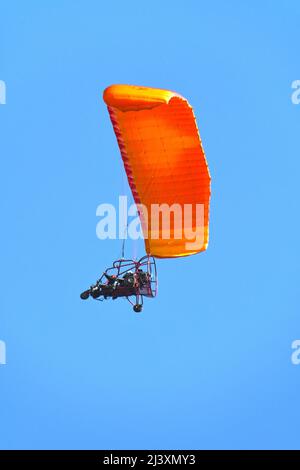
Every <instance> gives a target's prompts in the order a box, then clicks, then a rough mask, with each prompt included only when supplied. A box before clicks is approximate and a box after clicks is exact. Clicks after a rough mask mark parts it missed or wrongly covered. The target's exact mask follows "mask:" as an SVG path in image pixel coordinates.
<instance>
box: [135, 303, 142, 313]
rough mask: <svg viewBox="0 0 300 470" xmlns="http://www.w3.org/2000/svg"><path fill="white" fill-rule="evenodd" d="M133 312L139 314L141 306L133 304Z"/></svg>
mask: <svg viewBox="0 0 300 470" xmlns="http://www.w3.org/2000/svg"><path fill="white" fill-rule="evenodd" d="M133 310H134V312H135V313H140V312H141V311H142V310H143V306H142V305H141V304H135V305H134V306H133Z"/></svg>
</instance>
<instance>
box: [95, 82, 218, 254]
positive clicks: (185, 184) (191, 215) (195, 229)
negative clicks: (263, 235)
mask: <svg viewBox="0 0 300 470" xmlns="http://www.w3.org/2000/svg"><path fill="white" fill-rule="evenodd" d="M103 99H104V101H105V103H106V104H107V107H108V111H109V114H110V118H111V121H112V124H113V128H114V131H115V134H116V137H117V140H118V144H119V148H120V151H121V155H122V159H123V162H124V167H125V170H126V173H127V177H128V182H129V185H130V188H131V191H132V194H133V197H134V200H135V203H136V204H137V207H138V210H139V215H140V219H141V224H142V228H143V234H144V238H145V247H146V252H147V253H148V254H149V255H152V256H155V257H158V258H173V257H178V256H188V255H191V254H195V253H199V252H200V251H204V250H205V249H206V248H207V245H208V228H209V227H208V224H209V199H210V175H209V170H208V166H207V162H206V158H205V155H204V151H203V148H202V144H201V139H200V136H199V132H198V128H197V124H196V120H195V116H194V113H193V109H192V107H191V106H190V104H189V103H188V101H187V100H186V99H185V98H183V97H182V96H180V95H179V94H177V93H174V92H172V91H167V90H160V89H157V88H146V87H138V86H130V85H112V86H110V87H108V88H106V90H105V91H104V94H103ZM167 205H168V206H167ZM166 207H169V213H168V210H167V209H166ZM153 208H155V211H154V209H153ZM163 209H164V210H165V212H164V213H167V215H169V220H170V221H171V223H170V226H169V228H168V227H167V228H166V226H165V225H164V221H163V217H164V215H162V212H161V213H160V210H163ZM153 213H154V214H155V215H156V216H157V214H159V222H160V223H157V221H156V222H155V223H154V218H153ZM156 219H157V217H156ZM196 234H198V236H196Z"/></svg>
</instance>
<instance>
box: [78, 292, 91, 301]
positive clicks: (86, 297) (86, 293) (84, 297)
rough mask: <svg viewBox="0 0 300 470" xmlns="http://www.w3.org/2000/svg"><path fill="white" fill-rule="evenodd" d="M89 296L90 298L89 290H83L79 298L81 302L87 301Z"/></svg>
mask: <svg viewBox="0 0 300 470" xmlns="http://www.w3.org/2000/svg"><path fill="white" fill-rule="evenodd" d="M89 296H90V291H89V290H85V291H84V292H82V293H81V294H80V298H81V299H82V300H86V299H88V298H89Z"/></svg>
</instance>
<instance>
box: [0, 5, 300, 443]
mask: <svg viewBox="0 0 300 470" xmlns="http://www.w3.org/2000/svg"><path fill="white" fill-rule="evenodd" d="M0 13H1V15H0V18H1V19H0V21H1V27H0V79H1V80H4V81H5V83H6V87H7V103H6V105H1V106H0V136H1V138H0V151H1V173H0V178H1V184H0V191H1V197H0V204H1V215H2V225H1V233H0V238H1V245H0V246H1V267H2V269H1V274H0V275H1V292H2V295H1V298H0V320H1V321H0V340H3V341H5V343H6V347H7V364H6V365H5V366H2V365H0V448H22V449H29V448H70V449H75V448H79V449H84V448H87V449H88V448H98V449H103V448H110V449H118V448H122V449H145V448H148V449H150V448H152V449H162V448H164V449H174V448H179V449H188V448H197V449H216V448H221V449H232V448H236V449H239V448H250V449H251V448H272V449H277V448H299V442H300V436H299V426H298V423H299V419H300V411H299V386H300V366H295V365H293V364H292V362H291V353H292V350H291V343H292V341H293V340H295V339H299V338H300V325H299V254H300V248H299V229H300V223H299V216H298V213H299V208H298V201H299V196H300V189H299V172H300V163H299V130H300V105H298V106H296V105H293V104H292V101H291V94H292V89H291V84H292V82H293V81H294V80H297V79H300V66H299V20H300V6H299V2H297V1H294V0H289V2H285V3H283V2H271V1H264V2H261V1H257V0H256V1H246V2H239V1H232V0H231V1H228V2H226V4H225V2H222V1H215V2H210V3H209V2H203V1H189V0H187V1H186V2H179V1H176V0H175V1H172V2H169V1H165V2H159V1H152V2H148V3H145V2H138V1H128V2H120V1H117V2H113V3H104V2H97V1H76V0H75V1H70V0H62V1H56V0H55V1H51V2H50V1H48V2H38V1H33V0H29V1H27V2H21V1H12V2H1V5H0ZM112 83H129V84H137V85H144V86H153V87H159V88H167V89H171V90H175V91H177V92H179V93H181V94H182V95H183V96H185V97H186V98H188V100H189V101H190V103H191V104H192V105H193V107H194V111H195V114H196V117H197V121H198V125H199V128H200V133H201V137H202V140H203V145H204V148H205V151H206V155H207V159H208V163H209V167H210V171H211V176H212V203H211V226H210V227H211V231H210V233H211V236H210V244H209V248H208V250H207V252H206V253H204V254H200V255H197V256H193V257H190V258H186V259H176V260H159V261H158V269H159V284H160V287H159V295H158V297H157V299H155V300H151V301H148V302H147V303H146V306H145V310H144V312H143V314H142V315H136V314H134V313H133V312H132V310H131V308H130V306H129V305H127V304H126V303H125V302H123V301H122V300H120V301H116V302H106V303H105V304H100V303H98V302H86V303H84V302H82V301H81V300H80V299H79V293H80V292H81V291H82V289H84V288H86V287H87V286H88V285H89V284H90V282H92V281H93V280H95V279H96V278H97V277H98V275H99V273H101V271H102V270H103V269H104V268H105V267H106V266H107V265H109V264H110V263H111V261H112V260H113V259H115V258H116V257H118V256H119V254H120V244H119V242H117V241H100V240H98V239H97V237H96V224H97V221H98V219H97V217H96V215H95V214H96V207H97V206H98V204H100V203H102V202H108V203H113V204H115V203H116V202H117V200H118V196H119V194H123V193H124V188H126V184H124V181H125V180H124V172H123V168H122V165H121V160H120V156H119V151H118V148H117V144H116V140H115V136H114V134H113V130H112V126H111V123H110V121H109V117H108V114H107V110H106V108H105V105H104V103H103V101H102V97H101V96H102V91H103V89H104V88H105V87H106V86H108V85H110V84H112ZM129 254H130V253H129ZM140 254H141V255H142V250H141V249H140Z"/></svg>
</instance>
